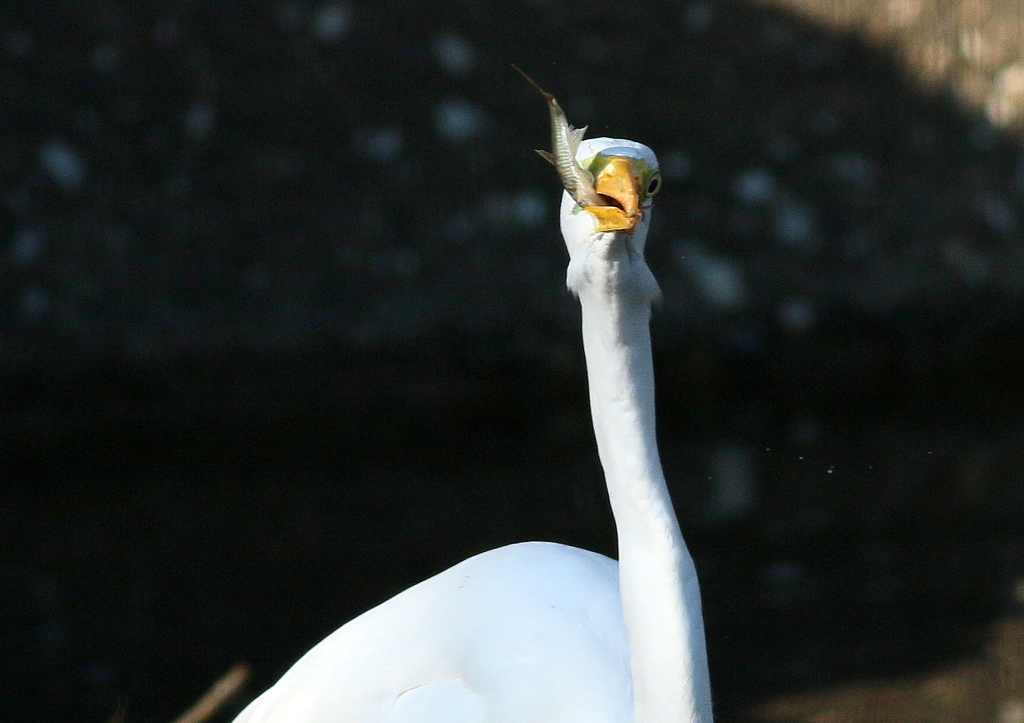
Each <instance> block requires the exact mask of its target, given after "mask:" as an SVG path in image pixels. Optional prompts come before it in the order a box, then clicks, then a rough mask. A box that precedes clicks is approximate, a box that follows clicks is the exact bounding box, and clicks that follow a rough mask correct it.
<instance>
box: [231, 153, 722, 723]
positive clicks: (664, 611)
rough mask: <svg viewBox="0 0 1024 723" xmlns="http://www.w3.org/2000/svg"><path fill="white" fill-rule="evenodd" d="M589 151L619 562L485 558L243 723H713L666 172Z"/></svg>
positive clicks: (350, 626)
mask: <svg viewBox="0 0 1024 723" xmlns="http://www.w3.org/2000/svg"><path fill="white" fill-rule="evenodd" d="M576 143H577V144H578V145H577V147H576V148H574V151H575V160H576V161H577V162H578V163H579V167H580V168H581V169H583V170H584V171H585V173H586V174H589V176H590V177H591V178H592V179H593V190H594V191H595V192H596V194H598V196H597V197H598V198H599V200H600V203H601V205H599V206H597V207H596V209H595V207H594V206H592V205H588V204H586V203H581V202H578V201H577V199H576V198H574V197H573V196H570V194H569V193H568V192H566V193H564V194H563V197H562V204H561V213H560V216H561V228H562V235H563V237H564V238H565V244H566V247H567V248H568V250H569V269H568V274H567V279H568V286H569V288H570V289H572V291H573V292H574V293H575V294H576V295H577V296H578V297H579V300H580V304H581V305H582V311H583V314H582V319H583V346H584V351H585V354H586V361H587V375H588V380H589V389H590V405H591V414H592V417H593V423H594V433H595V435H596V438H597V446H598V452H599V454H600V458H601V464H602V466H603V468H604V473H605V479H606V482H607V487H608V495H609V498H610V500H611V506H612V511H613V514H614V517H615V526H616V530H617V533H618V545H619V561H618V562H615V561H614V560H611V559H609V558H607V557H605V556H603V555H599V554H597V553H593V552H588V551H586V550H580V549H577V548H574V547H568V546H565V545H559V544H555V543H550V542H526V543H519V544H514V545H509V546H507V547H501V548H498V549H495V550H490V551H488V552H484V553H482V554H479V555H476V556H474V557H471V558H469V559H468V560H465V561H463V562H461V563H459V564H457V565H455V566H454V567H451V568H449V569H447V570H445V571H444V572H441V573H439V574H438V575H435V576H434V577H432V578H430V579H428V580H425V581H423V582H421V583H419V584H417V585H414V586H413V587H411V588H409V589H407V590H405V591H404V592H402V593H399V594H398V595H396V596H395V597H394V598H392V599H390V600H388V601H386V602H384V603H382V604H381V605H379V606H377V607H375V608H373V609H371V610H369V611H368V612H366V613H363V614H362V615H360V616H359V617H357V618H355V619H354V620H352V621H350V622H349V623H347V624H345V625H343V626H342V627H341V628H339V629H338V630H337V631H335V632H334V633H333V634H331V635H330V636H328V637H327V638H326V639H324V640H323V641H322V642H320V643H319V644H318V645H316V646H315V647H314V648H313V649H312V650H310V651H309V652H308V653H306V655H304V656H303V657H302V658H301V659H300V660H299V661H298V662H297V663H296V664H295V665H294V666H293V667H292V668H291V669H290V670H288V671H287V672H286V673H285V674H284V676H283V677H282V678H281V679H280V680H279V681H278V682H277V683H276V684H275V685H274V686H273V687H271V688H270V689H268V690H267V691H266V692H265V693H263V694H262V695H261V696H260V697H259V698H257V699H256V700H254V701H253V702H252V703H251V704H250V705H249V706H248V707H247V708H246V709H245V710H244V711H243V712H242V713H241V715H239V717H238V718H237V719H236V723H711V720H712V715H711V691H710V684H709V680H708V668H707V653H706V649H705V643H704V624H703V619H702V617H701V604H700V592H699V590H698V585H697V575H696V571H695V570H694V566H693V560H692V559H691V557H690V555H689V552H688V551H687V549H686V546H685V544H684V543H683V538H682V535H681V533H680V530H679V524H678V522H677V520H676V516H675V513H674V511H673V508H672V501H671V499H670V498H669V494H668V488H667V487H666V484H665V478H664V474H663V472H662V468H661V462H660V460H659V457H658V449H657V443H656V440H655V420H654V372H653V368H652V362H651V342H650V332H649V324H648V322H649V317H650V310H651V303H652V302H653V301H654V299H655V298H656V297H657V296H658V293H659V291H658V285H657V283H656V282H655V280H654V277H653V275H652V274H651V272H650V269H648V267H647V264H646V262H645V261H644V244H645V242H646V239H647V231H648V227H649V224H650V211H651V196H652V195H653V194H654V192H655V191H656V190H657V186H658V185H659V184H660V176H659V174H658V162H657V159H656V158H655V155H654V153H653V152H652V151H651V150H650V149H649V148H647V147H646V146H644V145H641V144H639V143H634V142H632V141H625V140H613V139H609V138H595V139H591V140H587V141H583V142H582V143H580V142H579V140H578V139H577V140H576Z"/></svg>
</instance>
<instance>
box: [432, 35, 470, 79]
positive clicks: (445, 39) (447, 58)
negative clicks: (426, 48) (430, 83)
mask: <svg viewBox="0 0 1024 723" xmlns="http://www.w3.org/2000/svg"><path fill="white" fill-rule="evenodd" d="M431 50H432V51H433V54H434V60H435V61H436V62H437V64H438V65H440V66H441V67H442V68H444V69H445V70H446V71H447V72H448V73H450V74H451V75H455V76H464V75H469V74H470V73H472V72H473V69H474V68H475V67H476V51H475V50H474V49H473V46H472V45H470V44H469V42H468V41H467V40H466V39H465V38H462V37H460V36H458V35H454V34H452V33H445V34H443V35H438V36H437V37H435V38H434V42H433V43H432V44H431Z"/></svg>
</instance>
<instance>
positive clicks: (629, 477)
mask: <svg viewBox="0 0 1024 723" xmlns="http://www.w3.org/2000/svg"><path fill="white" fill-rule="evenodd" d="M563 210H564V207H563ZM645 216H649V214H645ZM563 218H566V217H565V216H564V215H563ZM648 220H649V219H648V218H645V219H644V221H643V223H642V224H641V225H640V226H638V228H637V230H636V232H635V233H634V235H633V237H632V238H630V237H627V236H619V235H617V234H614V233H604V234H596V235H590V236H589V237H588V238H587V239H586V241H585V243H572V241H571V239H570V233H571V232H572V229H570V228H566V224H565V223H563V232H565V234H566V242H567V245H568V246H569V251H570V255H571V261H570V265H569V279H568V281H569V286H570V288H572V289H573V290H574V291H575V292H576V293H577V294H578V296H579V298H580V303H581V305H582V308H583V348H584V351H585V353H586V358H587V374H588V378H589V383H590V406H591V414H592V415H593V418H594V431H595V434H596V436H597V447H598V452H599V453H600V456H601V464H602V466H603V467H604V473H605V478H606V482H607V485H608V495H609V497H610V499H611V505H612V512H613V513H614V515H615V526H616V529H617V531H618V539H619V588H620V594H621V596H622V612H623V616H624V618H625V623H626V629H627V631H628V634H629V644H630V653H631V657H632V676H633V696H634V723H698V722H699V723H711V720H712V716H711V688H710V682H709V677H708V667H707V651H706V647H705V643H704V622H703V618H702V616H701V607H700V591H699V589H698V585H697V575H696V571H695V570H694V566H693V560H692V558H691V557H690V554H689V552H688V551H687V549H686V545H685V544H684V542H683V538H682V535H681V534H680V531H679V523H678V521H677V520H676V516H675V512H674V511H673V508H672V500H671V499H670V498H669V494H668V488H667V487H666V485H665V476H664V473H663V472H662V469H661V461H660V459H659V457H658V447H657V441H656V439H655V421H654V371H653V366H652V361H651V337H650V329H649V323H648V322H649V319H650V310H651V302H652V301H653V299H654V298H655V297H656V296H657V294H658V289H657V283H656V282H655V280H654V277H653V276H652V275H651V272H650V270H649V269H648V267H647V264H646V263H645V262H644V259H643V245H644V237H645V236H646V233H647V223H648ZM575 225H576V224H574V223H571V222H570V224H569V226H575ZM577 238H579V237H578V236H577Z"/></svg>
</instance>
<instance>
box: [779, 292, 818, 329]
mask: <svg viewBox="0 0 1024 723" xmlns="http://www.w3.org/2000/svg"><path fill="white" fill-rule="evenodd" d="M776 318H777V319H778V320H779V324H780V325H781V326H782V328H784V329H785V330H786V331H790V332H793V333H796V334H802V333H804V332H807V331H810V330H811V329H812V328H814V325H815V324H816V323H817V322H818V315H817V313H816V312H815V311H814V306H813V305H812V304H811V302H810V301H808V300H806V299H788V300H786V301H784V302H782V303H781V304H780V305H779V308H778V311H777V312H776Z"/></svg>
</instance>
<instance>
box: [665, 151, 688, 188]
mask: <svg viewBox="0 0 1024 723" xmlns="http://www.w3.org/2000/svg"><path fill="white" fill-rule="evenodd" d="M660 164H661V173H662V175H663V176H665V178H667V179H668V180H670V181H684V180H686V179H687V178H688V177H689V175H690V173H691V172H692V171H693V159H691V158H690V156H688V155H687V154H686V153H684V152H683V151H680V150H676V149H673V150H671V151H669V152H668V153H665V154H664V155H663V156H662V157H661V159H660Z"/></svg>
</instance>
